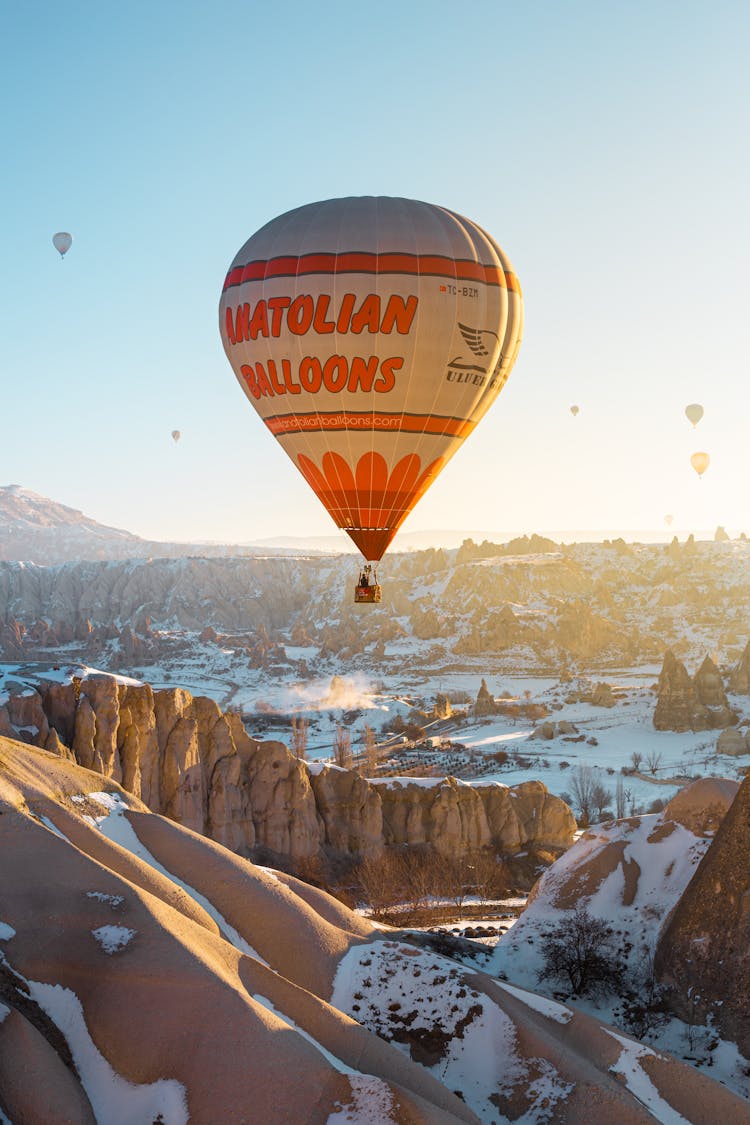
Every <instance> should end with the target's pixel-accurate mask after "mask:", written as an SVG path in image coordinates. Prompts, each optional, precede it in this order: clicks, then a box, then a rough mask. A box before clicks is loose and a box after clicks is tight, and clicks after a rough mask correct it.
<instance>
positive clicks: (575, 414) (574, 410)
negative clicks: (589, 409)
mask: <svg viewBox="0 0 750 1125" xmlns="http://www.w3.org/2000/svg"><path fill="white" fill-rule="evenodd" d="M580 409H581V408H580V406H571V408H570V413H571V414H572V415H573V417H574V418H577V417H578V412H579V410H580Z"/></svg>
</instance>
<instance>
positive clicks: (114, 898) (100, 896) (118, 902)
mask: <svg viewBox="0 0 750 1125" xmlns="http://www.w3.org/2000/svg"><path fill="white" fill-rule="evenodd" d="M86 898H95V899H97V900H98V901H99V902H102V903H104V902H108V903H109V905H110V906H111V907H112V909H113V910H114V909H115V908H116V907H118V906H122V904H123V902H124V901H125V899H124V898H123V896H122V895H108V894H106V893H105V892H104V891H86Z"/></svg>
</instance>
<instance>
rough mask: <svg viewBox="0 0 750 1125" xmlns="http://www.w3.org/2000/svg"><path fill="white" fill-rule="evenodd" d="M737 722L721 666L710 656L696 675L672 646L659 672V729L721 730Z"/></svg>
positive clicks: (657, 727)
mask: <svg viewBox="0 0 750 1125" xmlns="http://www.w3.org/2000/svg"><path fill="white" fill-rule="evenodd" d="M736 722H737V714H736V713H735V712H734V711H732V709H731V707H730V706H729V701H728V699H727V696H726V692H725V691H724V683H723V681H722V678H721V673H720V672H719V669H718V668H717V667H716V665H715V664H714V662H713V660H711V658H710V657H709V656H707V657H706V658H705V659H704V661H703V663H702V664H701V666H700V668H699V669H698V671H697V672H696V674H695V676H694V677H691V676H690V674H689V672H688V671H687V669H686V667H685V665H684V664H683V663H682V661H681V660H678V659H677V657H676V656H675V654H674V653H673V652H672V651H671V649H668V650H667V652H666V653H665V654H664V662H663V664H662V669H661V673H660V675H659V686H658V700H657V703H656V709H655V711H654V726H655V727H656V729H657V730H674V731H687V730H694V731H697V730H721V729H722V728H724V727H730V726H732V725H733V724H734V723H736Z"/></svg>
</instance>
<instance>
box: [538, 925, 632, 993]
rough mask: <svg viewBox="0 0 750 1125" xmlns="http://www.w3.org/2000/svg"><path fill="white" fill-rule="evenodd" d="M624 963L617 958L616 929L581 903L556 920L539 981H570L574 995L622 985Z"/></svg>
mask: <svg viewBox="0 0 750 1125" xmlns="http://www.w3.org/2000/svg"><path fill="white" fill-rule="evenodd" d="M622 969H623V967H622V964H621V963H620V962H619V961H618V960H617V955H616V950H615V944H614V931H613V930H612V928H611V926H608V925H607V923H606V922H605V921H603V920H602V919H601V918H595V917H594V916H593V915H591V914H589V912H588V910H587V909H586V907H585V906H583V905H582V904H581V903H579V904H578V906H577V907H576V909H575V913H574V914H570V915H568V917H567V918H563V920H562V921H561V922H558V923H556V925H555V928H554V930H553V931H551V932H550V933H548V934H547V935H546V937H545V941H544V965H543V967H542V969H541V971H540V972H539V980H546V979H548V978H552V979H556V978H559V979H561V980H563V981H567V983H568V984H569V986H570V991H571V992H572V993H573V995H574V996H581V995H582V994H584V993H586V992H594V991H596V990H598V989H605V988H608V987H609V988H618V987H619V985H620V983H621V980H622Z"/></svg>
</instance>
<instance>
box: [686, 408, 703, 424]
mask: <svg viewBox="0 0 750 1125" xmlns="http://www.w3.org/2000/svg"><path fill="white" fill-rule="evenodd" d="M685 413H686V415H687V416H688V419H689V420H690V421H691V422H692V423H693V428H695V427H696V426H697V425H698V423H699V422H700V420H701V418H702V417H703V407H702V406H701V404H700V403H699V402H691V403H690V405H689V406H686V407H685Z"/></svg>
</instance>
